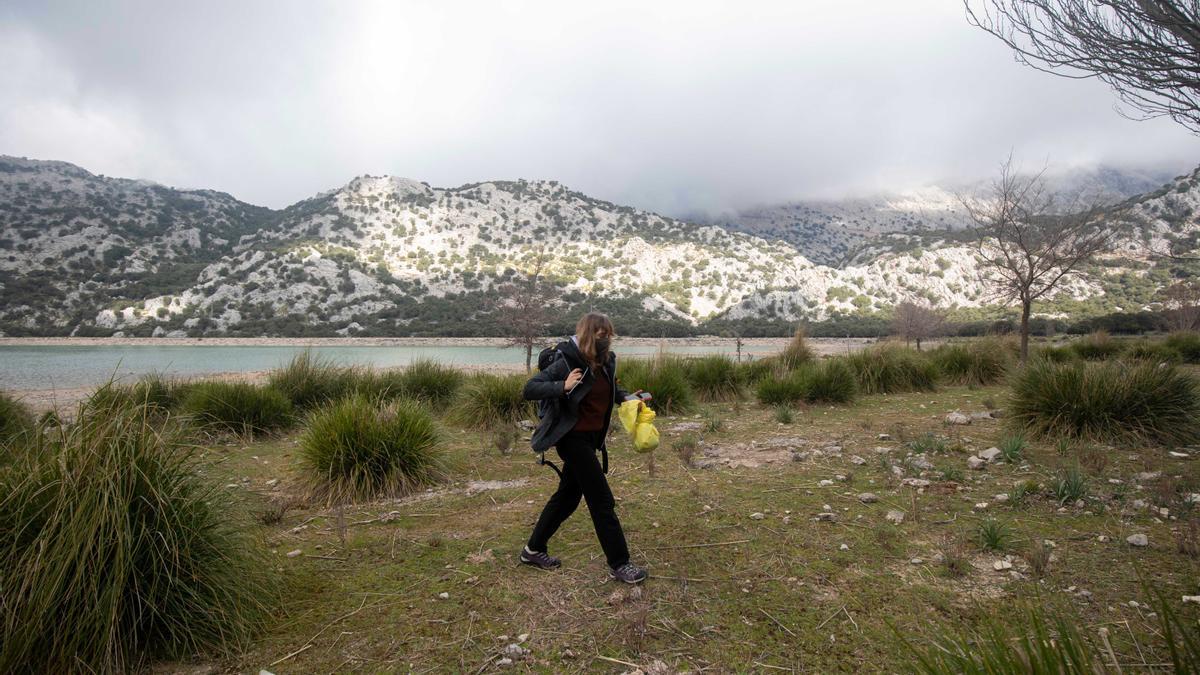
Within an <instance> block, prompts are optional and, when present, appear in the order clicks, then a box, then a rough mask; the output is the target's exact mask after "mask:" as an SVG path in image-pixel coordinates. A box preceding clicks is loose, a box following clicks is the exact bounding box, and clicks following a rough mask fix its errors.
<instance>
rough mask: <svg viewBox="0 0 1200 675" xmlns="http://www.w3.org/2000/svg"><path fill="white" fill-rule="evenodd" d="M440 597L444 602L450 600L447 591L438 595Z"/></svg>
mask: <svg viewBox="0 0 1200 675" xmlns="http://www.w3.org/2000/svg"><path fill="white" fill-rule="evenodd" d="M438 597H439V598H441V599H442V600H449V599H450V594H449V593H447V592H446V591H442V592H441V593H438Z"/></svg>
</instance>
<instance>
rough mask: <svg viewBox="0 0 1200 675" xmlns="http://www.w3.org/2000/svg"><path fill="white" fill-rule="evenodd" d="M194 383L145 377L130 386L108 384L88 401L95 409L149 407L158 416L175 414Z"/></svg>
mask: <svg viewBox="0 0 1200 675" xmlns="http://www.w3.org/2000/svg"><path fill="white" fill-rule="evenodd" d="M190 388H191V383H189V382H186V381H182V380H178V379H175V378H172V377H169V376H167V375H163V374H161V373H152V374H149V375H143V376H142V377H140V378H138V379H137V381H136V382H133V383H131V384H120V383H117V382H115V381H110V382H107V383H105V384H104V385H103V386H101V387H100V388H98V389H97V390H96V391H95V392H93V393H92V395H91V396H90V397H88V399H87V405H88V407H89V408H93V409H106V408H119V407H131V406H132V407H137V406H143V405H144V406H147V407H148V408H150V409H151V411H152V412H155V413H169V412H172V411H176V410H178V409H179V407H180V406H181V405H182V403H183V399H184V398H186V397H187V394H188V391H189V390H190Z"/></svg>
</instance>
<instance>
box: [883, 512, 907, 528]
mask: <svg viewBox="0 0 1200 675" xmlns="http://www.w3.org/2000/svg"><path fill="white" fill-rule="evenodd" d="M887 521H888V522H889V523H895V524H897V525H899V524H900V523H903V522H904V512H903V511H895V510H892V511H888V512H887Z"/></svg>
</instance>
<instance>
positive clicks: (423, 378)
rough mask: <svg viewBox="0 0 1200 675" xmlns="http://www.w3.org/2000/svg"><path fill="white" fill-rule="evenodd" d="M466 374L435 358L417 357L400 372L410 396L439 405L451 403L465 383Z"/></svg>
mask: <svg viewBox="0 0 1200 675" xmlns="http://www.w3.org/2000/svg"><path fill="white" fill-rule="evenodd" d="M463 379H464V375H463V373H462V371H460V370H458V369H457V368H452V367H450V366H447V365H445V364H442V363H438V362H437V361H434V360H433V359H417V360H416V361H413V362H412V363H410V364H409V365H408V366H407V367H406V368H404V370H402V371H401V372H400V383H401V389H402V390H403V392H404V395H405V396H406V397H408V398H412V399H416V400H418V401H424V402H426V403H428V404H429V405H431V406H434V407H435V408H436V407H439V406H444V405H446V404H447V403H449V402H450V401H451V400H452V399H453V398H454V396H455V394H457V393H458V390H459V388H461V387H462V385H463Z"/></svg>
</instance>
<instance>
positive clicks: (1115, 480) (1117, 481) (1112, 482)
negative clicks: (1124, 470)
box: [1108, 478, 1125, 485]
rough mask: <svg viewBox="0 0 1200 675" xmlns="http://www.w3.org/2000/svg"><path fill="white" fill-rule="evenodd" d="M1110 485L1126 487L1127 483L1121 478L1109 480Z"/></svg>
mask: <svg viewBox="0 0 1200 675" xmlns="http://www.w3.org/2000/svg"><path fill="white" fill-rule="evenodd" d="M1108 484H1109V485H1124V484H1125V481H1123V480H1121V479H1120V478H1109V479H1108Z"/></svg>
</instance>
